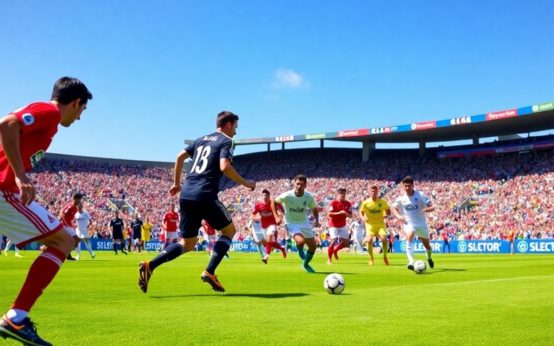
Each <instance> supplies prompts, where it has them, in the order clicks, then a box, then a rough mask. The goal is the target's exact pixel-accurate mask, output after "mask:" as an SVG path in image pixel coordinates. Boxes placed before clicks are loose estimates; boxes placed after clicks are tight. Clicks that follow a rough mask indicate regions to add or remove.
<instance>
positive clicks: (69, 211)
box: [61, 202, 78, 227]
mask: <svg viewBox="0 0 554 346" xmlns="http://www.w3.org/2000/svg"><path fill="white" fill-rule="evenodd" d="M77 211H78V210H77V206H76V205H74V204H73V202H69V203H67V204H66V205H65V207H63V209H62V220H61V221H62V223H63V224H64V225H65V226H69V227H73V219H74V218H75V214H77Z"/></svg>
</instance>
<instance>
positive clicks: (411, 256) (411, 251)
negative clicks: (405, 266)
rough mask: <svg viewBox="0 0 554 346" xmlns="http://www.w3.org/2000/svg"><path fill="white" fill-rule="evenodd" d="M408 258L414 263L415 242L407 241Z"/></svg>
mask: <svg viewBox="0 0 554 346" xmlns="http://www.w3.org/2000/svg"><path fill="white" fill-rule="evenodd" d="M406 256H408V262H409V263H414V241H413V240H412V241H409V240H408V241H406Z"/></svg>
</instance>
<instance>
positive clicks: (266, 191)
mask: <svg viewBox="0 0 554 346" xmlns="http://www.w3.org/2000/svg"><path fill="white" fill-rule="evenodd" d="M262 193H263V194H266V193H267V194H268V195H271V193H270V192H269V190H268V189H263V190H262Z"/></svg>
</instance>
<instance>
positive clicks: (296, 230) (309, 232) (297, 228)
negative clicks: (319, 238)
mask: <svg viewBox="0 0 554 346" xmlns="http://www.w3.org/2000/svg"><path fill="white" fill-rule="evenodd" d="M285 227H286V228H287V232H288V233H289V235H290V237H291V238H292V237H294V236H295V235H297V234H300V235H302V236H303V237H304V239H311V238H315V234H314V230H313V228H312V225H310V224H309V223H305V224H290V223H289V224H286V225H285Z"/></svg>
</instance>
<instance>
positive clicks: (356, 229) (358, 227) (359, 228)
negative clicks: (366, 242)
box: [351, 221, 365, 240]
mask: <svg viewBox="0 0 554 346" xmlns="http://www.w3.org/2000/svg"><path fill="white" fill-rule="evenodd" d="M351 226H352V237H353V238H354V239H356V240H361V239H363V238H364V233H365V225H364V224H363V223H361V222H358V221H353V222H352V224H351Z"/></svg>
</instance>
